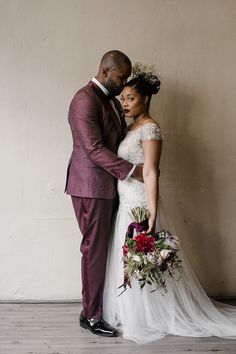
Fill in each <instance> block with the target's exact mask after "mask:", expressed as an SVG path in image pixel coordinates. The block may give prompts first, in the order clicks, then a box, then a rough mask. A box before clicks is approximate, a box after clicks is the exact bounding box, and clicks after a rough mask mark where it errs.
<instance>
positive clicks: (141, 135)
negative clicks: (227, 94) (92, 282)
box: [103, 123, 236, 344]
mask: <svg viewBox="0 0 236 354" xmlns="http://www.w3.org/2000/svg"><path fill="white" fill-rule="evenodd" d="M161 139H162V137H161V132H160V128H159V127H158V126H157V125H156V124H154V123H148V124H145V125H144V126H142V127H141V128H139V129H137V130H134V131H128V132H127V135H126V137H125V139H124V140H123V141H122V142H121V144H120V147H119V150H118V155H119V156H120V157H122V158H124V159H126V160H128V161H130V162H132V163H134V164H142V163H143V162H144V161H143V151H142V144H141V141H142V140H161ZM118 193H119V202H120V204H119V209H118V212H117V215H116V219H115V223H114V228H113V232H112V237H111V240H110V248H109V255H108V261H107V272H106V281H105V289H104V299H103V316H104V319H105V320H106V321H107V322H108V323H110V324H111V325H113V326H115V327H118V328H120V330H121V331H122V332H123V336H124V338H126V339H130V340H133V341H135V342H137V343H139V344H144V343H147V342H151V341H155V340H158V339H160V338H161V337H163V336H165V335H167V334H173V335H180V336H191V337H207V336H218V337H222V338H235V339H236V307H233V306H228V305H225V304H221V303H217V302H214V303H213V302H212V301H211V300H210V299H209V298H208V296H207V295H206V293H205V291H204V290H203V288H202V286H201V284H200V283H199V281H198V279H197V278H196V276H195V274H194V273H193V271H192V270H191V267H190V265H189V264H188V261H187V260H186V257H184V255H183V253H181V255H180V257H181V259H182V264H183V267H184V276H183V277H182V279H181V280H179V281H175V280H173V279H170V278H168V280H167V290H168V292H167V293H166V294H163V292H160V291H155V292H152V293H150V290H151V288H150V286H149V285H146V286H145V287H144V289H143V290H140V289H139V285H138V283H137V282H136V281H134V282H133V283H132V288H129V287H127V290H126V291H125V292H124V293H123V294H122V295H121V296H118V295H119V294H120V293H121V292H122V289H118V287H119V286H120V285H122V284H123V280H124V273H123V263H122V246H123V244H124V240H125V234H126V231H127V227H128V225H129V224H130V223H131V222H132V220H131V218H130V216H129V212H130V210H131V208H133V207H136V206H145V207H147V201H146V195H145V187H144V184H143V183H141V182H138V181H137V180H135V179H133V178H129V179H128V180H125V181H119V182H118ZM165 226H166V227H164V228H166V229H168V225H165ZM159 227H160V226H159ZM170 231H171V230H170Z"/></svg>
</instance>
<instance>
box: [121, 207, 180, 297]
mask: <svg viewBox="0 0 236 354" xmlns="http://www.w3.org/2000/svg"><path fill="white" fill-rule="evenodd" d="M147 212H148V211H147V209H145V208H142V207H136V208H133V209H131V214H130V216H131V218H132V220H133V222H132V223H131V224H130V225H129V227H128V230H127V233H126V238H125V243H124V245H123V247H122V248H123V258H122V259H123V262H124V283H123V284H122V285H121V286H120V287H119V288H122V287H123V288H124V290H123V291H122V293H123V292H124V291H125V290H126V288H127V285H128V286H129V287H130V288H131V287H132V286H131V283H132V280H133V279H136V280H137V281H138V283H139V286H140V289H142V288H143V287H144V286H145V285H146V284H149V285H154V289H153V290H152V291H156V290H158V289H160V290H164V292H167V287H166V277H168V276H169V277H172V278H173V277H175V276H176V273H178V274H179V275H181V272H182V265H181V260H180V259H179V258H178V255H177V252H178V251H179V250H180V241H179V239H178V238H177V237H176V236H175V235H174V234H172V233H171V232H169V231H166V230H162V231H159V232H156V233H151V234H146V233H145V230H147V229H148V218H147ZM134 229H135V230H136V232H137V235H136V236H135V237H133V233H134ZM177 280H178V279H177ZM152 291H151V292H152ZM122 293H121V294H122ZM121 294H120V295H121Z"/></svg>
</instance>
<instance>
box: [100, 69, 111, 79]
mask: <svg viewBox="0 0 236 354" xmlns="http://www.w3.org/2000/svg"><path fill="white" fill-rule="evenodd" d="M109 71H110V70H109V68H108V67H104V68H103V69H102V74H103V76H104V77H107V75H108V73H109Z"/></svg>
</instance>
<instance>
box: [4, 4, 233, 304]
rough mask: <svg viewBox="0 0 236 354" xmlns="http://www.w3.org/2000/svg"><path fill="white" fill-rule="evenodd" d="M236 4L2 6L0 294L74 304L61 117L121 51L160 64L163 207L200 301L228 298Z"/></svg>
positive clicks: (66, 147)
mask: <svg viewBox="0 0 236 354" xmlns="http://www.w3.org/2000/svg"><path fill="white" fill-rule="evenodd" d="M235 18H236V2H235V1H234V0H232V1H231V0H165V1H163V0H147V1H139V0H129V1H126V0H120V1H110V0H100V1H96V0H86V1H85V0H77V1H76V0H74V1H73V0H20V1H19V0H18V1H17V0H12V1H6V0H5V1H4V0H1V1H0V44H1V56H0V77H1V85H0V102H1V103H0V117H1V130H0V139H1V140H0V141H1V152H0V154H1V174H0V185H1V198H0V220H1V221H0V238H1V247H0V299H77V298H80V290H81V284H80V257H79V243H80V235H79V233H78V228H77V225H76V221H75V218H74V215H73V211H72V207H71V203H70V199H69V197H67V196H65V195H63V188H64V179H65V171H66V165H67V161H68V158H69V155H70V152H71V145H72V142H71V136H70V131H69V126H68V123H67V118H66V116H67V110H68V106H69V103H70V100H71V98H72V96H73V94H74V93H75V91H76V90H77V89H78V88H79V87H80V86H82V85H84V84H86V83H87V81H88V80H89V79H90V78H91V77H92V76H93V75H94V74H96V70H97V66H98V63H99V59H100V57H101V55H102V54H103V53H104V52H105V51H107V50H110V49H114V48H117V49H120V50H123V51H124V52H126V53H127V54H128V55H129V56H130V58H131V59H132V60H133V61H135V60H141V61H143V62H145V63H150V64H154V65H156V67H157V68H158V69H159V70H160V72H161V75H162V88H161V92H160V94H159V95H158V96H156V97H155V98H154V99H153V102H152V113H153V116H154V117H155V119H156V120H157V121H158V122H159V123H160V125H161V127H162V130H163V133H164V150H163V156H162V163H161V204H162V205H163V207H164V210H165V214H166V218H167V220H168V227H169V228H171V229H172V230H175V231H176V233H178V235H179V236H181V238H182V240H183V246H184V249H185V252H186V254H187V255H188V257H189V260H190V262H191V264H192V266H193V268H194V270H195V271H196V273H197V275H198V276H199V278H200V280H201V282H202V284H203V285H204V287H205V289H206V291H207V292H208V294H214V295H236V272H235V268H236V241H235V231H236V218H235V209H236V198H235V197H236V181H235V174H236V163H235V160H236V146H235V145H236V139H235V136H234V135H235V131H236V129H235V128H236V123H235V117H234V112H235V110H236V99H235V97H236V95H235V94H236V88H235V72H236V70H235V69H236V68H235V66H236V62H235V57H236V48H235V43H236V38H235V37H236V23H235Z"/></svg>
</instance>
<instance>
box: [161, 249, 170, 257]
mask: <svg viewBox="0 0 236 354" xmlns="http://www.w3.org/2000/svg"><path fill="white" fill-rule="evenodd" d="M170 253H171V251H170V250H161V252H160V257H161V258H162V259H166V258H168V257H169V255H170Z"/></svg>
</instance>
